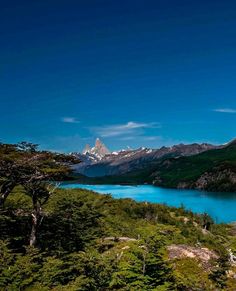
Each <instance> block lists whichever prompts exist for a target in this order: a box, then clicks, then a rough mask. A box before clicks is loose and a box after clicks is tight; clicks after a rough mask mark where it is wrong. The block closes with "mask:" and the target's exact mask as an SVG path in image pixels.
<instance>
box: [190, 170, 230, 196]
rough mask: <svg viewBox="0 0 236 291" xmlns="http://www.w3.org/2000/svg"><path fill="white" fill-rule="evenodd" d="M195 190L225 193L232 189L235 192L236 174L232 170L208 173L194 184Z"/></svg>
mask: <svg viewBox="0 0 236 291" xmlns="http://www.w3.org/2000/svg"><path fill="white" fill-rule="evenodd" d="M194 188H196V189H198V190H211V191H214V190H215V191H223V190H227V189H226V188H231V189H232V191H233V190H234V189H236V173H235V172H233V171H232V170H231V169H222V170H221V169H219V170H215V171H212V172H206V173H204V174H203V175H201V177H199V178H198V180H197V181H196V182H195V183H194ZM229 190H230V189H229Z"/></svg>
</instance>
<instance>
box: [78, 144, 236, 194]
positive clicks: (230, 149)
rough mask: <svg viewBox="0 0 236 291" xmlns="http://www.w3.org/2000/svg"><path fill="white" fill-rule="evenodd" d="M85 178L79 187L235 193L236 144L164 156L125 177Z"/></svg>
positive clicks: (119, 175) (124, 175) (121, 175)
mask: <svg viewBox="0 0 236 291" xmlns="http://www.w3.org/2000/svg"><path fill="white" fill-rule="evenodd" d="M82 178H83V177H82ZM85 178H86V177H84V178H83V180H81V182H82V183H84V182H85V183H94V184H135V185H137V184H152V185H155V186H161V187H167V188H179V189H198V190H206V191H212V192H236V141H235V140H233V141H231V142H229V143H227V144H225V145H222V146H218V147H215V148H213V149H209V150H205V151H203V152H201V153H198V154H194V155H185V156H183V155H182V156H172V157H170V156H169V157H168V156H164V157H163V158H161V159H159V160H156V161H155V162H153V163H152V162H148V163H146V164H145V165H144V166H143V168H142V169H133V170H131V171H130V172H127V173H124V174H118V175H113V176H104V177H96V178H86V179H85Z"/></svg>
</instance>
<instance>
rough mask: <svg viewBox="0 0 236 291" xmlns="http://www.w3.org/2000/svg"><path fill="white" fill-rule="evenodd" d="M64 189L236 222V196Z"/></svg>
mask: <svg viewBox="0 0 236 291" xmlns="http://www.w3.org/2000/svg"><path fill="white" fill-rule="evenodd" d="M61 188H70V189H76V188H83V189H88V190H93V191H96V192H98V193H102V194H111V195H112V196H113V197H114V198H132V199H134V200H136V201H148V202H153V203H165V204H167V205H170V206H176V207H178V206H181V205H184V206H185V207H186V208H187V209H189V210H192V211H193V212H197V213H204V212H206V213H208V214H209V215H211V217H212V218H214V220H215V221H216V222H233V221H236V193H219V192H218V193H210V192H202V191H196V190H177V189H165V188H159V187H154V186H151V185H140V186H120V185H81V184H71V183H64V184H62V185H61Z"/></svg>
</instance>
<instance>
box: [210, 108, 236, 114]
mask: <svg viewBox="0 0 236 291" xmlns="http://www.w3.org/2000/svg"><path fill="white" fill-rule="evenodd" d="M213 111H215V112H221V113H236V109H233V108H218V109H214V110H213Z"/></svg>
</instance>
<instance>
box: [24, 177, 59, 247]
mask: <svg viewBox="0 0 236 291" xmlns="http://www.w3.org/2000/svg"><path fill="white" fill-rule="evenodd" d="M23 186H24V189H25V190H26V194H27V195H28V196H30V197H31V199H32V205H33V209H32V213H31V215H32V226H31V233H30V239H29V244H30V246H35V245H36V242H37V232H38V229H39V226H40V224H41V222H42V220H43V217H44V214H43V210H42V207H43V205H44V204H45V203H46V202H47V201H48V199H49V198H50V196H51V195H52V193H53V192H54V191H55V189H56V188H57V186H58V184H55V185H52V186H51V185H48V184H46V183H44V182H42V181H37V180H36V181H29V182H25V184H24V185H23Z"/></svg>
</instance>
